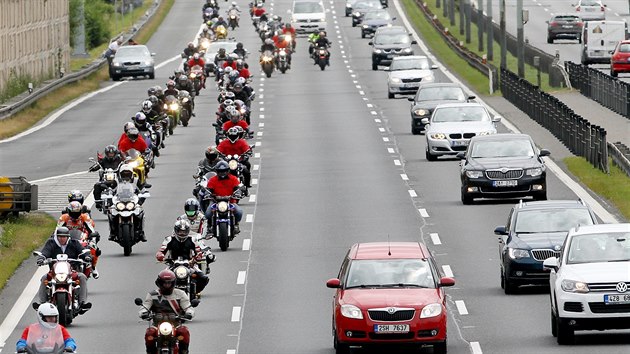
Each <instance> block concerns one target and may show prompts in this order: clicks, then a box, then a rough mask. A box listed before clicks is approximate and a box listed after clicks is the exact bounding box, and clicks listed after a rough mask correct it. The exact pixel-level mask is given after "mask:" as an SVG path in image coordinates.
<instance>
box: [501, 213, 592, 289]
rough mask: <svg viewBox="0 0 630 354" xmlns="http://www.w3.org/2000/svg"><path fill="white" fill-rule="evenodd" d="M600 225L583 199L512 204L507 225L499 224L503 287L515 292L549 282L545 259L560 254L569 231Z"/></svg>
mask: <svg viewBox="0 0 630 354" xmlns="http://www.w3.org/2000/svg"><path fill="white" fill-rule="evenodd" d="M593 224H597V218H596V217H595V213H593V210H591V208H590V207H589V206H588V205H586V203H584V202H583V201H582V200H577V201H575V200H546V201H540V202H527V203H523V201H521V202H519V203H518V204H516V205H514V207H512V210H511V211H510V214H509V215H508V218H507V223H506V224H505V226H497V228H496V229H494V233H495V235H498V236H499V260H500V262H501V264H500V268H501V288H503V290H504V291H505V293H506V294H513V293H515V292H516V290H517V289H518V286H519V285H527V284H533V285H547V284H549V272H548V271H545V270H543V261H544V260H545V259H547V258H549V257H559V256H560V249H561V248H562V244H563V243H564V239H565V237H566V236H567V232H569V230H570V229H571V228H573V227H576V226H578V225H581V226H583V225H593Z"/></svg>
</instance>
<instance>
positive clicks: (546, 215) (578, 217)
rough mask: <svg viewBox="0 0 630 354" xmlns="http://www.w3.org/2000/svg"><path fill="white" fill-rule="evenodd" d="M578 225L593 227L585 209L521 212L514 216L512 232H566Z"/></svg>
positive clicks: (589, 215)
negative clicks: (514, 221)
mask: <svg viewBox="0 0 630 354" xmlns="http://www.w3.org/2000/svg"><path fill="white" fill-rule="evenodd" d="M578 225H593V220H592V218H591V214H590V213H589V211H588V209H586V208H566V209H564V208H562V209H561V208H553V209H539V210H523V211H519V212H518V214H517V215H516V223H515V225H514V232H516V233H518V234H535V233H543V232H568V231H569V230H570V229H571V228H572V227H576V226H578Z"/></svg>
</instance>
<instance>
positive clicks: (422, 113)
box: [413, 109, 429, 116]
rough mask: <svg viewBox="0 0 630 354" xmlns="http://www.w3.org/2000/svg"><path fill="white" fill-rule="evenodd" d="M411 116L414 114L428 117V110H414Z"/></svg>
mask: <svg viewBox="0 0 630 354" xmlns="http://www.w3.org/2000/svg"><path fill="white" fill-rule="evenodd" d="M413 114H415V115H417V116H428V115H429V110H427V109H416V110H415V111H413Z"/></svg>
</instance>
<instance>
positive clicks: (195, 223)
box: [177, 198, 207, 236]
mask: <svg viewBox="0 0 630 354" xmlns="http://www.w3.org/2000/svg"><path fill="white" fill-rule="evenodd" d="M200 209H201V206H200V205H199V201H198V200H197V199H195V198H188V199H186V201H185V202H184V214H182V215H180V216H179V217H178V218H177V220H184V219H186V220H188V222H189V223H190V231H192V232H194V233H196V234H199V235H202V236H205V232H206V227H207V225H206V217H205V216H204V215H203V213H200V212H199V210H200Z"/></svg>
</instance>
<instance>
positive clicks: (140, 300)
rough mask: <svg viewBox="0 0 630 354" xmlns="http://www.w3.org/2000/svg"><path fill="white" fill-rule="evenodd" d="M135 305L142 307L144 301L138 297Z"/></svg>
mask: <svg viewBox="0 0 630 354" xmlns="http://www.w3.org/2000/svg"><path fill="white" fill-rule="evenodd" d="M133 303H134V304H136V305H138V306H140V305H142V299H141V298H139V297H137V298H136V299H135V300H133Z"/></svg>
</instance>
